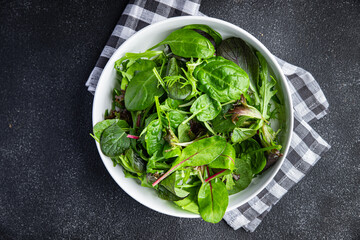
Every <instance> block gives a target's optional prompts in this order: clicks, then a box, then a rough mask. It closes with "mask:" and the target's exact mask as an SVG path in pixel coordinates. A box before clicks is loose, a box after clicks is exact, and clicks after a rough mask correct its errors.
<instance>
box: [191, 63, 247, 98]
mask: <svg viewBox="0 0 360 240" xmlns="http://www.w3.org/2000/svg"><path fill="white" fill-rule="evenodd" d="M194 77H195V78H196V79H198V80H199V89H200V90H201V91H203V92H205V93H207V94H208V95H209V96H210V97H211V98H213V99H215V100H217V101H219V102H229V101H231V100H238V99H240V97H241V94H243V93H245V92H246V91H247V89H248V88H249V77H248V76H247V74H246V72H245V71H244V70H242V69H241V68H240V67H239V66H238V65H236V64H235V63H233V62H231V61H229V60H226V59H224V58H222V57H214V58H211V59H208V60H206V61H204V62H202V63H201V64H200V65H199V66H197V67H196V68H195V71H194Z"/></svg>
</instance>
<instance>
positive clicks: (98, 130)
mask: <svg viewBox="0 0 360 240" xmlns="http://www.w3.org/2000/svg"><path fill="white" fill-rule="evenodd" d="M118 121H119V119H107V120H104V121H101V122H98V123H97V124H95V126H94V127H93V133H94V139H95V140H96V141H97V142H99V143H100V136H101V134H102V132H103V131H104V130H105V129H106V128H108V127H110V126H111V125H113V124H114V123H116V122H118ZM124 122H125V121H124Z"/></svg>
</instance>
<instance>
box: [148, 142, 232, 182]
mask: <svg viewBox="0 0 360 240" xmlns="http://www.w3.org/2000/svg"><path fill="white" fill-rule="evenodd" d="M226 145H227V143H226V140H225V139H224V138H222V137H219V136H213V137H210V138H205V139H201V140H199V141H196V142H194V143H192V144H190V145H189V146H187V147H186V148H184V149H183V151H182V153H181V156H180V157H178V158H177V159H176V160H175V161H174V162H173V164H172V165H171V169H169V171H167V172H166V173H165V174H164V175H162V176H161V177H160V178H159V179H158V180H157V181H156V182H154V184H153V186H155V185H157V184H158V183H159V182H160V181H162V180H163V179H165V178H166V177H167V176H169V175H170V174H171V173H172V172H174V171H175V170H177V169H179V168H181V167H187V166H202V165H206V164H209V163H211V162H212V161H214V160H215V159H216V158H217V157H218V156H220V154H221V153H222V152H223V151H224V149H225V148H226Z"/></svg>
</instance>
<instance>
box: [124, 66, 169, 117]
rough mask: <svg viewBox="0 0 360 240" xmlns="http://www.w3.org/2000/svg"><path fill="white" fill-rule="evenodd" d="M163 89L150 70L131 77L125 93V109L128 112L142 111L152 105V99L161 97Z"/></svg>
mask: <svg viewBox="0 0 360 240" xmlns="http://www.w3.org/2000/svg"><path fill="white" fill-rule="evenodd" d="M164 92H165V91H164V89H163V88H162V87H161V86H158V80H157V78H156V76H155V74H154V72H153V71H152V70H147V71H143V72H139V73H138V74H136V75H135V77H133V79H132V80H131V82H130V83H129V85H128V87H127V89H126V92H125V107H126V109H127V110H129V111H139V110H144V109H147V108H148V107H150V106H151V105H153V104H154V97H155V96H161V95H162V94H163V93H164Z"/></svg>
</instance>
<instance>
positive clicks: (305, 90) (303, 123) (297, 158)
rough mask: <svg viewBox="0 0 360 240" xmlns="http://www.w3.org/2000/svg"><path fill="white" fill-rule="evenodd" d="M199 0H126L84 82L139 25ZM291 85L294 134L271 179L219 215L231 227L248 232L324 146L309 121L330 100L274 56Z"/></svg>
mask: <svg viewBox="0 0 360 240" xmlns="http://www.w3.org/2000/svg"><path fill="white" fill-rule="evenodd" d="M200 1H201V0H155V1H154V0H131V1H130V3H129V4H128V5H127V7H126V8H125V10H124V12H123V14H122V16H121V18H120V20H119V22H118V23H117V25H116V27H115V29H114V31H113V33H112V34H111V36H110V39H109V40H108V42H107V44H106V46H105V47H104V49H103V51H102V53H101V56H100V58H99V59H98V61H97V63H96V66H95V68H94V69H93V71H92V72H91V74H90V77H89V79H88V81H87V82H86V86H87V87H88V90H89V91H90V92H91V93H94V92H95V89H96V85H97V83H98V80H99V77H100V74H101V72H102V70H103V68H104V67H105V65H106V63H107V61H108V60H109V58H110V57H111V55H112V54H113V53H114V51H115V50H116V49H117V48H118V47H119V46H120V45H121V44H122V43H123V42H124V41H125V40H126V39H128V38H129V37H130V36H131V35H133V34H134V33H135V32H137V31H138V30H140V29H141V28H143V27H145V26H147V25H149V24H152V23H155V22H158V21H162V20H165V19H167V18H170V17H175V16H184V15H203V14H202V13H200V12H199V8H200ZM277 61H278V63H279V64H280V66H281V68H282V70H283V72H284V74H285V76H286V78H287V80H288V83H289V86H290V91H291V94H292V99H293V105H294V134H293V138H292V141H291V145H290V149H289V152H288V155H287V157H286V159H285V161H284V164H283V165H282V166H281V168H280V170H279V172H278V173H277V175H276V176H275V177H274V179H273V180H272V181H271V182H270V184H269V185H268V186H267V187H266V188H265V189H264V190H263V191H261V192H260V193H259V194H258V195H257V196H256V197H254V198H253V199H251V200H250V201H249V202H248V203H245V204H244V205H242V206H240V207H239V208H238V209H235V210H233V211H230V212H227V213H226V214H225V216H224V220H225V221H226V222H227V223H228V224H229V225H230V226H231V227H232V228H234V229H235V230H236V229H239V228H241V227H242V228H244V229H245V230H247V231H250V232H253V231H254V230H255V229H256V228H257V226H259V224H260V223H261V221H262V220H263V218H264V217H265V215H266V214H267V213H268V212H269V211H270V210H271V208H272V206H274V205H275V204H276V203H277V202H278V201H279V200H280V199H281V197H282V196H284V195H285V194H286V193H287V192H288V191H289V189H290V188H291V187H292V186H294V185H295V184H296V183H298V182H299V181H300V180H301V179H302V178H303V177H304V176H305V175H306V173H307V172H309V170H310V169H311V168H312V167H313V166H314V165H315V164H316V162H317V161H318V160H319V159H320V157H321V155H322V154H324V153H325V152H326V151H327V150H328V149H329V148H330V146H329V144H328V143H327V142H326V141H325V140H324V139H322V138H321V137H320V136H319V134H317V133H316V132H315V131H314V130H313V129H312V128H311V126H310V125H309V124H308V123H309V122H311V121H313V120H316V119H320V118H321V117H323V116H324V115H326V114H327V109H328V107H329V103H328V102H327V100H326V98H325V95H324V93H323V92H322V90H321V89H320V87H319V85H318V83H317V82H316V81H315V79H314V78H313V77H312V75H311V74H310V73H309V72H307V71H305V70H303V69H301V68H299V67H296V66H294V65H291V64H289V63H287V62H284V61H283V60H281V59H278V58H277Z"/></svg>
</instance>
